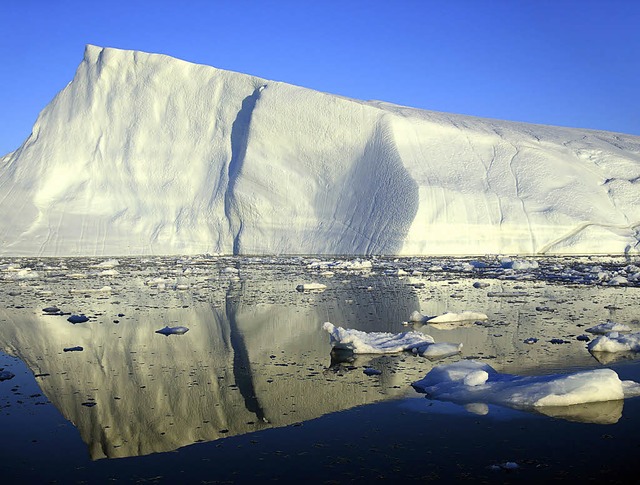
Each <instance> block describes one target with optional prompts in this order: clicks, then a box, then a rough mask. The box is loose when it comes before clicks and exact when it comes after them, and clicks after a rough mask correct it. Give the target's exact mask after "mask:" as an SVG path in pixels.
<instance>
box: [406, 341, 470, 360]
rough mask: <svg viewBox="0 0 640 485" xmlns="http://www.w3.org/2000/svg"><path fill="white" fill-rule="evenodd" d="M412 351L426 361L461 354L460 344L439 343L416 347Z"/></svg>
mask: <svg viewBox="0 0 640 485" xmlns="http://www.w3.org/2000/svg"><path fill="white" fill-rule="evenodd" d="M413 351H414V353H416V354H418V355H420V356H421V357H426V358H428V359H442V358H444V357H449V356H451V355H456V354H459V353H460V352H462V344H454V343H449V342H439V343H432V344H427V345H423V346H421V347H416V348H414V349H413Z"/></svg>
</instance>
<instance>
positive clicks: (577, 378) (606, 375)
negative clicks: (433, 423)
mask: <svg viewBox="0 0 640 485" xmlns="http://www.w3.org/2000/svg"><path fill="white" fill-rule="evenodd" d="M412 386H413V387H414V389H416V390H417V391H418V392H423V393H425V394H427V397H428V398H431V399H437V400H440V401H451V402H454V403H458V404H471V403H486V404H498V405H502V406H508V407H512V408H516V409H524V410H527V409H536V408H544V407H547V406H549V407H554V406H572V405H576V404H584V403H593V402H601V401H615V400H620V399H624V398H628V397H634V396H639V395H640V384H638V383H637V382H634V381H621V380H620V378H619V377H618V374H616V372H615V371H613V370H611V369H594V370H587V371H580V372H575V373H571V374H552V375H543V376H517V375H510V374H501V373H499V372H497V371H496V370H495V369H493V368H492V367H491V366H489V365H488V364H484V363H481V362H477V361H473V360H462V361H459V362H456V363H453V364H448V365H441V366H437V367H434V368H433V369H432V370H431V371H429V373H428V374H427V375H426V376H425V377H424V379H421V380H419V381H416V382H414V383H413V384H412Z"/></svg>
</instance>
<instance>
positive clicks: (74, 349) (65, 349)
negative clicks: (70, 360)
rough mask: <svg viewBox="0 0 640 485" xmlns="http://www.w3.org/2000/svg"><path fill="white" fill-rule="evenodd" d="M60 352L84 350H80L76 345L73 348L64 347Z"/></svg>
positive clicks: (81, 349)
mask: <svg viewBox="0 0 640 485" xmlns="http://www.w3.org/2000/svg"><path fill="white" fill-rule="evenodd" d="M62 350H64V351H65V352H82V351H83V350H84V348H82V347H80V346H79V345H77V346H75V347H65V348H64V349H62Z"/></svg>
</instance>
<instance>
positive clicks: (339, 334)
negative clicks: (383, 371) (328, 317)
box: [322, 322, 434, 354]
mask: <svg viewBox="0 0 640 485" xmlns="http://www.w3.org/2000/svg"><path fill="white" fill-rule="evenodd" d="M322 328H323V329H324V330H326V331H327V332H329V336H330V339H331V346H332V347H333V348H334V349H338V350H350V351H352V352H353V353H354V354H393V353H397V352H403V351H405V350H412V349H415V348H420V347H424V346H427V345H429V344H433V343H434V340H433V338H432V337H431V336H430V335H426V334H424V333H420V332H416V331H412V332H403V333H396V334H394V333H388V332H362V331H360V330H354V329H345V328H342V327H336V326H335V325H333V324H332V323H331V322H325V323H324V325H323V326H322Z"/></svg>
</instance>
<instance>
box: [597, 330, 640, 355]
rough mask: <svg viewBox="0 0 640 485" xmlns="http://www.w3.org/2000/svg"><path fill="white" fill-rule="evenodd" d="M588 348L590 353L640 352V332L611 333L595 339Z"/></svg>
mask: <svg viewBox="0 0 640 485" xmlns="http://www.w3.org/2000/svg"><path fill="white" fill-rule="evenodd" d="M587 348H588V349H589V351H590V352H640V332H638V333H629V334H621V333H619V332H609V333H608V334H606V335H601V336H599V337H597V338H595V339H593V340H592V341H591V342H589V345H588V346H587Z"/></svg>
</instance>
